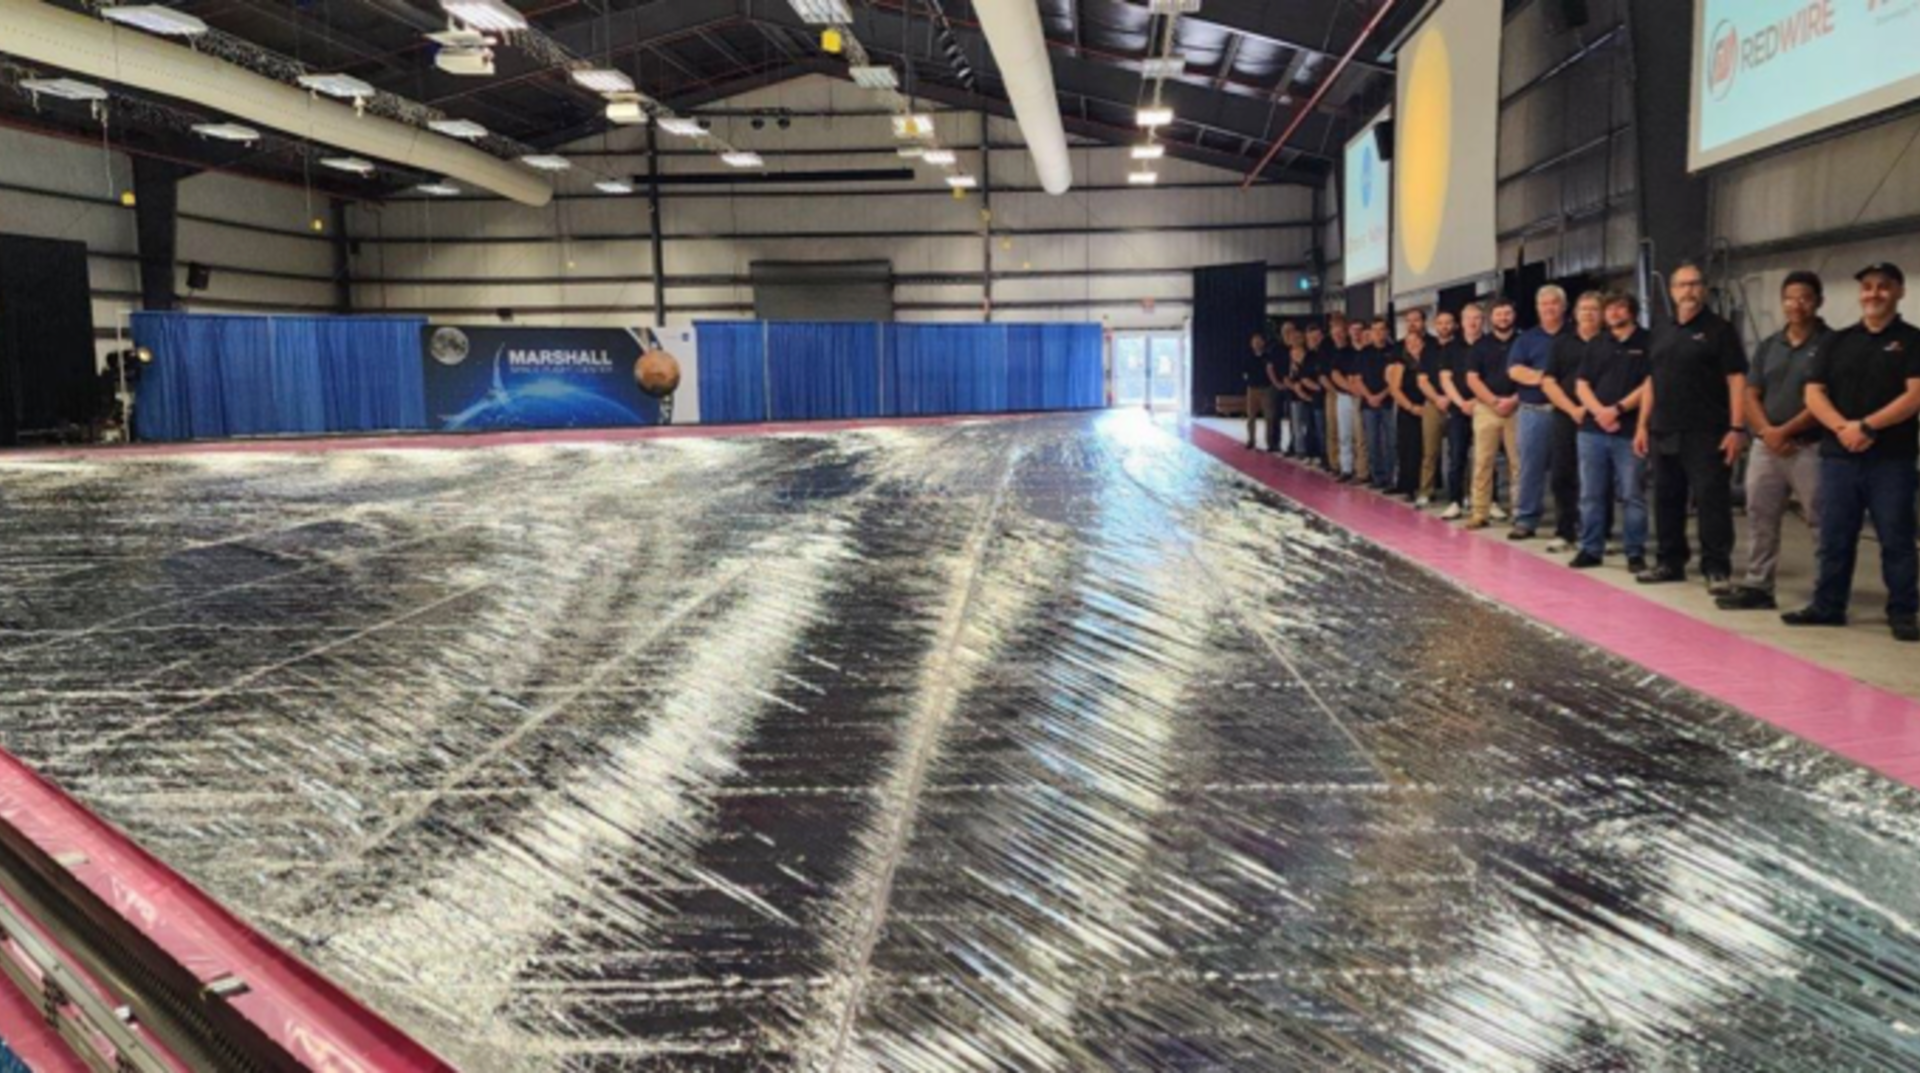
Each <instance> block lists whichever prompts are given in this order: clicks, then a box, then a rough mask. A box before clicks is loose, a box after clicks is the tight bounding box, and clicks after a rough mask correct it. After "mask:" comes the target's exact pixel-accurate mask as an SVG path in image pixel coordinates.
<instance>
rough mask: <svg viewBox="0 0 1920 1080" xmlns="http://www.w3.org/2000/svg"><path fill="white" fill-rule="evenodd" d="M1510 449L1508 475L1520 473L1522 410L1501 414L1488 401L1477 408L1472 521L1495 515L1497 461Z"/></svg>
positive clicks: (1477, 521) (1474, 522) (1469, 517)
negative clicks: (1501, 454) (1494, 488)
mask: <svg viewBox="0 0 1920 1080" xmlns="http://www.w3.org/2000/svg"><path fill="white" fill-rule="evenodd" d="M1503 449H1504V450H1505V451H1506V452H1507V475H1508V476H1509V477H1513V478H1516V479H1517V478H1518V477H1519V475H1520V414H1519V413H1518V412H1515V413H1514V414H1513V415H1512V416H1501V415H1500V414H1499V413H1497V412H1495V411H1493V410H1492V409H1490V408H1488V407H1487V406H1485V405H1482V406H1480V407H1479V408H1477V409H1475V410H1473V512H1472V513H1471V514H1469V515H1468V517H1467V522H1468V524H1470V525H1485V524H1486V523H1487V519H1488V518H1489V517H1491V516H1492V515H1493V478H1494V464H1495V461H1496V460H1497V459H1498V458H1499V456H1500V451H1501V450H1503Z"/></svg>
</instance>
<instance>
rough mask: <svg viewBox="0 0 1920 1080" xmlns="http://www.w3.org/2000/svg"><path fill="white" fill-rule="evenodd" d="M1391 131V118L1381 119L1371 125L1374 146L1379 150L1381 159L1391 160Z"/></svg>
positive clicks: (1392, 128)
mask: <svg viewBox="0 0 1920 1080" xmlns="http://www.w3.org/2000/svg"><path fill="white" fill-rule="evenodd" d="M1393 131H1394V123H1393V121H1392V120H1382V121H1380V122H1379V123H1378V124H1375V125H1373V142H1374V147H1375V148H1376V149H1378V150H1379V151H1380V160H1381V161H1392V160H1393Z"/></svg>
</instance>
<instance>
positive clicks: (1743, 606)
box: [1714, 585, 1780, 611]
mask: <svg viewBox="0 0 1920 1080" xmlns="http://www.w3.org/2000/svg"><path fill="white" fill-rule="evenodd" d="M1714 605H1715V606H1717V607H1718V608H1719V609H1720V610H1721V611H1775V610H1778V609H1779V607H1780V605H1779V604H1776V603H1774V600H1773V594H1772V593H1770V592H1768V591H1767V590H1765V589H1756V588H1754V587H1753V586H1751V585H1742V586H1741V587H1740V588H1737V589H1735V590H1733V591H1732V592H1730V593H1728V594H1727V595H1725V596H1723V597H1721V598H1719V599H1718V600H1715V601H1714Z"/></svg>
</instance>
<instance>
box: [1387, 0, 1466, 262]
mask: <svg viewBox="0 0 1920 1080" xmlns="http://www.w3.org/2000/svg"><path fill="white" fill-rule="evenodd" d="M1412 70H1413V73H1412V75H1411V77H1410V78H1409V80H1408V84H1407V100H1406V107H1405V115H1404V116H1402V117H1400V123H1399V124H1398V125H1397V127H1396V131H1397V132H1398V134H1399V138H1400V154H1399V159H1400V160H1399V165H1398V173H1399V177H1400V237H1401V240H1400V242H1401V243H1402V244H1404V245H1406V247H1405V252H1406V256H1407V264H1408V265H1409V266H1411V267H1412V268H1413V270H1414V272H1415V273H1421V274H1424V273H1426V272H1427V270H1428V269H1429V268H1430V267H1432V266H1433V257H1434V255H1435V253H1436V252H1437V251H1438V250H1439V247H1440V233H1441V226H1442V225H1443V224H1444V223H1445V221H1446V216H1447V184H1448V173H1450V172H1451V171H1452V166H1453V162H1452V154H1453V126H1452V125H1453V57H1452V56H1451V54H1450V53H1449V51H1448V49H1447V39H1446V36H1445V35H1444V34H1440V33H1437V32H1436V33H1429V34H1427V35H1426V36H1425V37H1423V38H1422V39H1421V41H1420V44H1419V47H1418V51H1416V52H1415V54H1414V57H1413V64H1412Z"/></svg>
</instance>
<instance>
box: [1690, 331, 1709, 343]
mask: <svg viewBox="0 0 1920 1080" xmlns="http://www.w3.org/2000/svg"><path fill="white" fill-rule="evenodd" d="M1693 340H1695V341H1698V342H1700V343H1702V344H1705V343H1706V340H1707V332H1706V331H1705V330H1702V331H1700V332H1699V333H1697V334H1695V335H1693Z"/></svg>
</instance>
